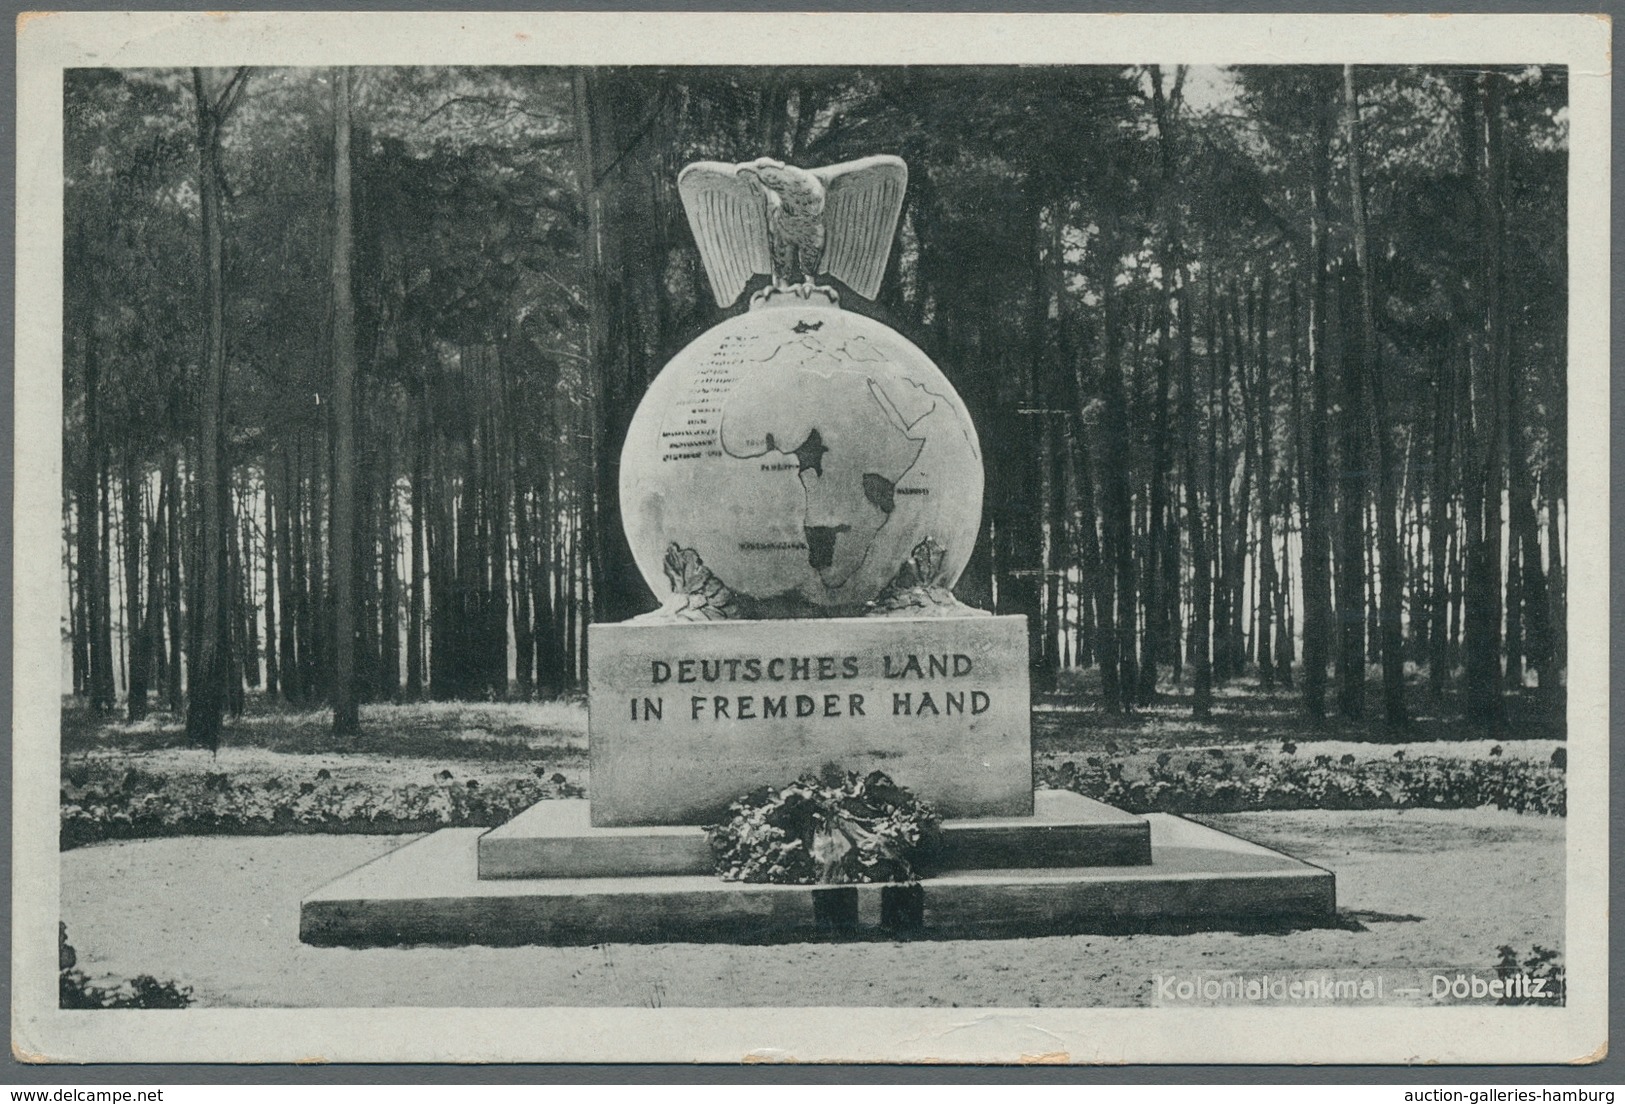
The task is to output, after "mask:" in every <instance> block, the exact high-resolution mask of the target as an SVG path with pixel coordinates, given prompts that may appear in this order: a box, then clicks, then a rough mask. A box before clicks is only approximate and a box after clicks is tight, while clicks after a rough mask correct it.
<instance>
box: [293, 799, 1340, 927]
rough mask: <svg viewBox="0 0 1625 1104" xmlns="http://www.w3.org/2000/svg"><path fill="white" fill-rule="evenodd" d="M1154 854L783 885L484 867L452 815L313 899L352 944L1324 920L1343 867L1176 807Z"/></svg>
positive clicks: (316, 923)
mask: <svg viewBox="0 0 1625 1104" xmlns="http://www.w3.org/2000/svg"><path fill="white" fill-rule="evenodd" d="M1145 820H1146V822H1147V823H1148V825H1149V828H1150V834H1151V849H1152V861H1151V863H1150V864H1148V865H1142V866H1074V867H1048V868H1029V869H1019V870H969V871H961V872H956V873H952V874H947V875H943V876H940V877H934V878H927V879H925V880H924V881H922V882H920V883H918V884H917V885H914V886H880V885H863V886H839V887H823V886H778V885H744V884H740V883H737V882H725V881H723V880H721V879H720V878H717V877H716V876H715V875H693V874H687V875H683V874H676V875H674V874H666V875H652V876H646V877H614V878H612V877H597V878H485V879H482V878H479V877H478V876H477V875H476V856H477V853H478V847H479V839H480V836H481V834H482V833H481V830H480V829H477V828H448V829H445V830H443V831H439V832H435V833H433V834H432V835H429V836H425V837H424V838H422V839H420V840H418V841H417V842H415V843H412V844H409V845H407V846H406V847H403V848H400V849H399V850H397V851H394V852H392V853H390V854H389V855H385V856H384V857H382V858H380V859H376V860H374V861H373V862H370V863H368V864H366V865H365V866H362V867H359V868H358V869H356V870H353V871H351V872H350V873H349V874H346V875H344V876H343V877H342V878H339V879H337V880H336V881H334V882H332V883H331V884H329V885H327V886H325V887H324V888H322V889H320V890H318V891H316V892H315V893H313V894H311V895H310V896H309V897H307V898H306V899H305V901H304V902H303V904H302V907H301V909H300V921H299V934H300V938H301V939H303V940H304V941H305V942H307V943H313V944H322V945H338V946H399V945H411V944H426V943H437V944H459V945H467V944H485V945H516V944H551V945H564V944H583V943H601V942H645V943H646V942H718V941H724V942H746V943H764V942H783V941H799V940H806V939H815V938H830V937H837V936H838V937H846V938H894V937H897V936H910V935H911V936H914V937H925V938H932V937H936V938H958V937H971V938H987V937H1012V936H1027V935H1044V934H1057V933H1065V932H1103V933H1111V932H1130V931H1146V930H1154V931H1169V930H1193V929H1202V928H1209V929H1211V928H1221V929H1222V928H1242V929H1257V928H1260V927H1279V926H1282V925H1303V926H1312V925H1323V924H1327V923H1330V922H1332V921H1333V920H1334V918H1335V914H1336V894H1335V888H1334V882H1333V877H1332V875H1331V873H1330V872H1328V871H1326V870H1322V869H1321V868H1319V867H1316V866H1311V865H1309V864H1308V863H1303V862H1299V861H1297V860H1296V859H1293V858H1290V857H1288V856H1286V855H1282V854H1280V853H1279V852H1276V851H1271V850H1269V849H1268V848H1264V847H1260V846H1258V845H1257V844H1253V843H1249V842H1247V841H1245V840H1242V839H1238V838H1237V837H1235V836H1231V835H1228V834H1226V833H1224V832H1220V831H1217V830H1214V829H1211V828H1206V827H1203V826H1201V825H1198V824H1195V823H1192V822H1191V821H1187V820H1183V819H1181V818H1179V817H1174V816H1169V815H1166V814H1152V815H1150V816H1147V817H1146V818H1145Z"/></svg>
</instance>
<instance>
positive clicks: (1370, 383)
mask: <svg viewBox="0 0 1625 1104" xmlns="http://www.w3.org/2000/svg"><path fill="white" fill-rule="evenodd" d="M1343 97H1344V108H1345V112H1346V118H1347V127H1348V166H1349V208H1350V212H1351V214H1352V217H1353V222H1354V258H1355V266H1356V268H1357V269H1358V274H1359V279H1360V343H1359V348H1360V361H1361V375H1362V376H1363V377H1364V379H1365V381H1366V396H1367V399H1368V402H1369V406H1368V410H1369V415H1370V425H1371V432H1372V435H1373V438H1374V440H1375V443H1376V449H1375V453H1376V455H1375V456H1374V457H1373V459H1374V460H1375V461H1376V466H1377V472H1376V479H1375V480H1374V483H1375V488H1374V489H1375V490H1376V497H1377V559H1378V565H1379V570H1380V572H1381V589H1382V596H1381V611H1380V613H1381V624H1382V632H1381V636H1382V712H1383V721H1384V723H1386V724H1387V726H1388V727H1389V728H1390V729H1397V728H1400V727H1403V726H1404V725H1405V723H1406V715H1405V653H1404V646H1405V641H1404V616H1405V615H1404V594H1405V563H1404V559H1403V558H1402V556H1401V550H1400V543H1399V530H1398V518H1397V516H1396V515H1397V513H1398V496H1397V494H1396V490H1395V471H1394V468H1395V458H1394V441H1393V433H1392V428H1391V426H1390V425H1389V415H1388V399H1387V393H1386V388H1385V385H1384V381H1383V369H1382V357H1381V350H1380V348H1379V346H1378V344H1377V323H1376V309H1375V305H1374V292H1373V290H1372V274H1371V257H1370V253H1369V250H1368V247H1367V227H1366V216H1365V187H1364V184H1363V183H1362V181H1361V179H1360V161H1361V156H1360V100H1359V96H1358V94H1357V92H1356V91H1355V87H1354V66H1352V65H1345V66H1344V67H1343Z"/></svg>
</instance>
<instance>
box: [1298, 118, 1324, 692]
mask: <svg viewBox="0 0 1625 1104" xmlns="http://www.w3.org/2000/svg"><path fill="white" fill-rule="evenodd" d="M1328 110H1329V107H1328V103H1327V97H1326V96H1325V94H1324V92H1323V91H1322V90H1321V89H1319V88H1317V89H1316V90H1315V104H1314V114H1315V147H1314V156H1313V157H1312V158H1311V164H1312V166H1313V183H1312V184H1311V186H1310V211H1311V215H1310V222H1309V325H1308V327H1307V329H1308V334H1307V336H1308V339H1309V374H1310V396H1309V411H1308V417H1307V418H1306V419H1305V421H1306V423H1307V428H1306V432H1305V436H1306V438H1307V441H1306V445H1307V448H1306V462H1305V465H1304V470H1305V479H1304V496H1303V497H1304V526H1303V548H1302V553H1301V555H1302V566H1301V568H1300V569H1299V572H1298V577H1299V578H1300V579H1302V580H1303V704H1304V709H1305V711H1306V712H1307V713H1308V714H1309V715H1310V716H1311V717H1316V718H1318V717H1322V716H1324V715H1325V713H1326V667H1327V660H1328V656H1327V650H1328V646H1329V645H1330V643H1331V632H1332V593H1331V579H1330V577H1329V574H1328V570H1329V566H1330V563H1331V553H1332V544H1331V541H1332V537H1331V515H1332V477H1331V449H1330V445H1331V433H1330V427H1329V426H1328V424H1327V422H1328V417H1327V413H1328V411H1330V409H1331V361H1330V358H1329V357H1328V356H1327V347H1326V342H1327V338H1328V336H1329V328H1328V326H1327V324H1326V311H1327V292H1326V263H1327V238H1328V233H1329V231H1328V216H1327V212H1326V203H1327V198H1328V196H1327V193H1328V191H1329V190H1330V172H1331V168H1330V161H1331V149H1330V145H1331V134H1330V123H1329V120H1328V119H1327V112H1328Z"/></svg>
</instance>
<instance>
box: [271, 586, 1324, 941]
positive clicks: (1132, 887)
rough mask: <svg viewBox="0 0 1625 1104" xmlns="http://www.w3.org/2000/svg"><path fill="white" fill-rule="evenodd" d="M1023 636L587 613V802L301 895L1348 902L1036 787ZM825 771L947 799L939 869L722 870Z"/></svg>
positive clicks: (1192, 906)
mask: <svg viewBox="0 0 1625 1104" xmlns="http://www.w3.org/2000/svg"><path fill="white" fill-rule="evenodd" d="M1026 639H1027V638H1026V627H1025V625H1024V623H1023V621H1022V619H1021V618H1016V617H1000V618H991V617H977V618H969V617H967V618H939V619H922V620H907V619H903V620H894V621H893V620H882V619H875V620H841V621H835V620H828V621H820V620H813V621H796V622H754V623H722V624H700V625H636V624H633V625H609V626H594V627H593V629H592V637H591V648H592V653H591V654H592V661H591V662H592V689H591V699H590V708H591V752H592V777H591V779H590V781H589V790H590V792H591V793H592V801H591V802H590V803H589V802H587V801H582V800H559V801H543V802H541V803H539V804H537V805H535V806H533V807H532V808H530V809H528V810H527V811H525V812H524V813H522V814H520V815H519V816H518V817H515V818H514V819H513V820H512V821H510V822H508V823H507V824H505V825H502V826H501V827H499V828H495V829H491V830H484V829H478V828H473V829H470V828H452V829H446V830H444V831H441V832H436V833H434V834H432V835H429V836H427V837H425V838H423V839H421V840H419V841H418V842H416V843H413V844H410V845H408V846H406V847H404V848H402V849H400V850H399V851H396V852H395V853H393V854H391V855H388V856H385V857H384V858H383V859H380V860H378V861H376V862H373V863H369V864H368V865H366V866H364V867H361V868H359V869H357V870H355V871H352V872H351V873H350V874H347V875H345V876H344V877H343V878H340V879H338V880H337V881H335V882H333V883H332V884H331V885H328V886H325V887H323V888H322V889H320V890H318V891H317V892H315V893H313V894H312V895H311V896H310V897H308V898H306V900H305V901H304V903H303V907H302V910H301V915H300V925H299V932H300V937H301V938H302V939H303V940H305V941H306V942H309V943H315V944H322V945H343V946H379V945H410V944H446V943H480V944H515V943H544V944H570V943H595V942H611V941H621V942H665V941H692V942H717V941H732V942H743V943H761V942H774V941H793V940H801V939H813V938H831V937H841V938H859V939H861V938H876V937H878V938H893V937H896V936H898V935H902V934H912V935H916V936H925V937H938V938H995V937H996V938H1007V937H1015V936H1028V935H1048V934H1057V933H1063V932H1082V931H1088V932H1104V933H1120V932H1132V931H1146V930H1155V931H1170V930H1173V931H1177V930H1195V929H1199V928H1212V927H1227V928H1256V927H1270V928H1279V927H1280V926H1282V925H1302V926H1312V925H1318V924H1325V923H1329V922H1331V921H1332V920H1334V919H1335V915H1336V890H1335V884H1334V880H1333V877H1332V875H1331V874H1330V873H1329V872H1328V871H1325V870H1322V869H1320V868H1318V867H1315V866H1311V865H1309V864H1307V863H1303V862H1299V861H1298V860H1296V859H1293V858H1291V857H1289V856H1286V855H1282V854H1280V853H1278V852H1274V851H1270V850H1268V849H1267V848H1263V847H1259V846H1257V845H1255V844H1251V843H1248V842H1246V841H1245V840H1240V839H1237V838H1236V837H1234V836H1230V835H1226V834H1225V833H1223V832H1219V831H1215V830H1213V829H1211V828H1206V827H1203V826H1201V825H1197V824H1193V823H1191V822H1190V821H1186V820H1183V819H1181V818H1179V817H1174V816H1168V815H1162V814H1158V815H1150V816H1136V815H1133V814H1130V813H1126V812H1122V811H1121V810H1118V809H1113V808H1111V807H1110V806H1107V805H1103V804H1101V803H1100V802H1098V801H1092V800H1090V799H1089V798H1086V797H1083V796H1081V795H1079V794H1075V793H1070V792H1065V791H1057V790H1040V791H1038V792H1037V793H1034V791H1033V788H1032V766H1031V738H1030V733H1029V708H1030V707H1029V704H1028V697H1027V667H1026ZM860 698H861V702H860V701H859V699H860ZM927 701H929V704H926V703H927ZM778 702H782V703H783V704H782V705H778V704H774V705H771V706H770V705H769V704H767V703H778ZM905 703H906V708H905ZM922 710H923V712H922ZM826 763H833V764H836V765H838V766H840V767H843V768H845V769H857V770H867V769H871V768H879V769H882V770H885V771H887V772H888V773H890V774H891V775H892V776H893V777H894V778H896V779H897V780H898V781H899V782H902V783H904V784H905V785H907V786H909V787H910V788H912V789H914V790H915V792H917V793H918V794H920V795H921V796H922V797H925V798H927V799H929V800H931V801H932V802H934V803H936V804H937V805H938V807H939V808H941V809H943V810H945V811H946V812H947V813H948V814H949V816H948V819H947V820H946V821H945V822H944V825H943V846H942V848H941V851H940V852H939V853H938V854H937V855H936V856H935V857H934V860H933V861H932V863H931V864H930V865H929V866H922V875H923V877H922V880H921V881H920V882H919V883H918V884H916V885H908V886H887V885H860V886H780V885H745V884H741V883H737V882H725V881H723V880H722V879H721V878H719V877H718V876H717V875H716V874H715V873H714V871H713V869H712V860H711V854H710V848H709V845H708V842H707V839H706V835H705V832H704V830H703V829H702V828H701V827H698V825H700V824H702V823H705V822H707V821H710V820H714V819H716V818H719V817H721V816H722V815H723V814H724V812H725V810H726V806H727V803H728V802H729V801H731V800H732V799H733V798H735V797H737V796H739V795H740V794H742V793H744V792H746V791H749V790H751V789H753V788H755V787H759V786H765V785H776V784H783V783H785V782H788V781H791V780H792V779H794V778H795V777H796V776H797V775H798V774H800V773H802V772H804V771H809V770H811V771H816V770H818V769H819V768H820V767H822V766H824V765H825V764H826Z"/></svg>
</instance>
